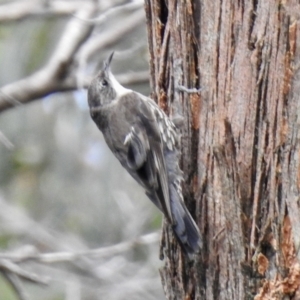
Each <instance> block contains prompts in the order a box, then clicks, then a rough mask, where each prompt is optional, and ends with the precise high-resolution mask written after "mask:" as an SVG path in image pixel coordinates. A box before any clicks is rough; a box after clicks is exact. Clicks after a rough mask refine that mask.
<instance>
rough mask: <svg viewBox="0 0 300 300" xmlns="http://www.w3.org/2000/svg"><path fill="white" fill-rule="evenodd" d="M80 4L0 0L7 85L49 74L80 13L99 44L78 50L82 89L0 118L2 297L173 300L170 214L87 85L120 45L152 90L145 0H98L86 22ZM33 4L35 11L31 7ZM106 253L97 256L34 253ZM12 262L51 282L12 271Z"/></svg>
mask: <svg viewBox="0 0 300 300" xmlns="http://www.w3.org/2000/svg"><path fill="white" fill-rule="evenodd" d="M83 2H89V1H55V0H54V1H35V0H25V1H0V87H4V86H6V85H7V84H11V83H14V82H17V81H18V80H20V79H22V78H26V77H27V76H30V75H31V74H34V73H35V72H37V70H39V69H42V68H43V67H44V66H45V65H46V64H47V63H48V62H49V61H50V60H51V57H52V55H53V53H54V52H55V49H56V47H57V45H58V43H59V42H60V40H61V38H62V36H63V35H65V34H66V32H65V30H66V28H67V26H68V24H69V22H70V21H71V20H74V19H76V18H77V19H78V21H79V22H83V23H84V22H86V23H87V24H90V23H91V22H92V23H93V24H94V29H93V31H92V33H91V35H90V37H89V40H87V41H85V45H88V43H90V44H91V43H92V42H95V41H97V42H98V43H99V42H100V44H101V43H102V44H101V45H100V46H99V45H98V48H97V47H95V48H93V51H90V52H89V55H86V56H84V55H83V54H82V56H80V57H79V55H78V57H79V58H78V59H77V60H76V62H77V63H76V64H74V69H76V78H77V83H76V88H74V89H71V90H70V91H68V92H66V91H65V92H55V93H50V94H48V95H45V96H44V97H43V98H42V99H40V100H36V101H33V102H30V103H28V104H26V105H24V104H21V105H20V104H19V103H18V99H13V100H14V101H15V104H16V105H15V106H14V107H13V108H10V109H8V110H5V111H3V112H1V114H0V252H1V254H2V256H1V255H0V270H1V268H2V273H0V299H1V300H2V299H5V300H15V299H49V300H54V299H55V300H59V299H67V300H71V299H72V300H77V299H78V300H81V299H110V300H114V299H146V300H147V299H164V296H163V291H162V288H161V283H160V278H159V268H160V266H161V265H162V262H161V261H160V260H159V258H158V257H159V237H160V227H161V214H160V213H159V212H158V211H157V209H156V208H155V207H154V206H153V205H152V203H150V201H149V200H148V199H147V198H146V196H145V195H144V192H143V190H142V189H141V188H139V186H138V185H137V184H136V183H135V182H134V181H133V179H132V178H131V177H130V176H129V175H128V174H127V173H126V171H125V170H124V169H123V168H122V167H121V165H120V164H119V162H118V161H117V160H116V159H115V158H114V157H113V155H112V154H111V153H110V151H109V149H108V148H107V146H106V144H105V142H104V140H103V137H102V134H101V133H100V131H99V130H98V129H97V128H96V126H95V125H94V123H93V122H92V120H91V119H90V116H89V111H88V107H87V91H86V88H85V87H86V82H89V80H90V78H91V77H92V76H93V75H94V74H95V72H96V71H97V70H99V68H101V65H102V61H103V60H104V59H105V58H106V57H107V56H108V55H109V54H110V53H111V51H113V50H114V51H115V56H114V60H113V63H112V70H113V72H114V73H115V74H116V75H117V78H119V79H120V80H121V81H122V82H123V83H124V85H125V86H126V87H128V88H131V89H135V90H137V91H139V92H141V93H143V94H145V95H149V94H150V87H149V82H148V76H147V74H148V54H147V53H148V46H147V33H146V25H145V16H144V10H143V1H111V0H107V1H106V0H103V1H98V2H97V1H91V2H94V3H97V14H96V16H95V19H91V18H87V19H84V18H79V17H77V12H78V10H80V9H81V6H82V5H83ZM24 3H25V6H24ZM54 4H55V5H57V7H59V5H61V6H60V7H61V11H59V9H57V11H59V12H60V13H58V12H54V10H51V8H52V5H54ZM30 6H32V8H31V12H33V11H34V13H29V14H28V13H27V14H26V11H27V10H28V11H30V9H29V8H30ZM53 7H54V6H53ZM64 7H65V10H63V8H64ZM116 7H117V9H114V8H116ZM67 8H69V10H67ZM71 8H72V9H73V10H72V9H71ZM22 12H23V14H24V15H25V17H24V16H22ZM17 13H19V15H18V14H17ZM20 16H21V17H20ZM130 22H132V26H131V27H130V26H129V25H130V24H129V23H130ZM134 22H135V23H134ZM124 26H127V27H128V28H127V31H126V30H125V29H124ZM122 27H123V28H122ZM121 29H122V30H123V32H121V34H119V35H118V34H115V36H113V33H114V32H115V33H118V32H120V30H121ZM82 49H83V48H82ZM81 53H87V52H84V51H82V52H81ZM77 54H78V53H77ZM82 57H85V59H82ZM0 92H1V90H0ZM141 236H143V237H144V238H143V239H142V240H141V239H139V238H140V237H141ZM138 241H141V242H140V243H139V242H138ZM98 248H101V249H102V250H103V252H101V255H98V256H97V255H96V256H92V255H80V256H78V257H76V258H75V259H74V258H73V259H64V258H62V259H61V260H59V259H57V257H56V256H53V258H54V259H53V261H46V260H45V259H44V260H43V259H40V260H39V259H36V258H37V257H38V256H39V255H40V254H42V255H43V254H45V253H47V254H55V253H64V254H66V255H68V254H70V253H71V254H72V253H83V252H85V251H87V250H89V249H98ZM27 253H29V254H28V257H27V258H26V259H25V258H24V257H26V255H27ZM5 255H7V259H6V258H5V257H6V256H5ZM14 256H16V257H19V259H14V260H10V259H11V257H14ZM31 256H32V257H33V258H31V259H29V257H31ZM20 257H21V258H22V257H23V259H20ZM66 257H67V256H66ZM44 258H45V256H44ZM3 259H5V260H3ZM1 261H2V264H1ZM3 261H5V262H7V261H8V262H9V261H12V262H13V263H14V264H15V265H16V266H17V267H19V268H20V270H23V271H24V272H28V273H30V274H32V275H36V276H37V277H38V278H40V279H41V280H42V281H43V280H44V279H45V281H46V282H47V284H41V283H40V284H38V283H35V282H29V280H28V278H27V279H22V277H20V276H15V275H14V274H12V273H11V272H9V271H8V272H3V270H5V268H4V267H3V265H4V263H3ZM1 274H2V276H1ZM25 277H26V276H25ZM22 297H23V298H22Z"/></svg>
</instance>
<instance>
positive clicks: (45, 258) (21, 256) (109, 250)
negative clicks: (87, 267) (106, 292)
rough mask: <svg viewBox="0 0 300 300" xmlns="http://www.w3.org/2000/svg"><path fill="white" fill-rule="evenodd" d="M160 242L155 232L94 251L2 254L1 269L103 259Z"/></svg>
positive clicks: (34, 251)
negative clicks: (3, 266)
mask: <svg viewBox="0 0 300 300" xmlns="http://www.w3.org/2000/svg"><path fill="white" fill-rule="evenodd" d="M158 240H159V233H158V232H153V233H149V234H146V235H143V236H140V237H138V238H136V239H134V240H131V241H125V242H122V243H119V244H116V245H113V246H109V247H104V248H98V249H93V250H86V251H79V252H67V251H64V252H56V253H43V254H40V253H37V249H36V248H34V247H32V248H31V251H26V252H24V253H17V254H13V253H9V254H5V253H2V254H1V253H0V268H1V261H2V260H5V261H8V260H10V261H14V262H21V261H25V260H35V261H38V262H41V263H57V262H68V261H75V260H77V259H78V258H83V257H89V258H94V259H102V258H107V257H111V256H114V255H117V254H120V253H123V252H125V251H128V250H130V249H132V248H134V247H136V246H137V245H147V244H152V243H154V242H157V241H158Z"/></svg>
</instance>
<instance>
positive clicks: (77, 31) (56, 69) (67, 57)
mask: <svg viewBox="0 0 300 300" xmlns="http://www.w3.org/2000/svg"><path fill="white" fill-rule="evenodd" d="M85 7H86V8H85V9H84V10H82V11H80V12H79V13H78V15H79V16H81V17H83V18H89V17H92V16H93V15H94V12H95V7H94V6H93V5H90V6H88V7H87V6H85ZM92 29H93V25H91V24H86V23H84V22H82V21H81V20H79V19H77V18H73V19H71V20H70V21H69V23H68V24H67V26H66V29H65V31H64V34H63V36H62V38H61V40H60V42H59V44H58V46H57V48H56V50H55V52H54V54H53V56H52V58H51V59H50V61H49V63H48V64H47V65H46V66H45V67H44V68H43V69H42V70H40V71H38V72H36V73H34V74H33V75H31V76H29V77H27V78H25V79H21V80H19V81H17V82H15V83H11V84H8V85H6V86H4V87H3V88H2V89H1V90H0V111H3V110H5V109H8V108H10V107H12V106H13V103H14V102H17V103H21V104H24V103H28V102H30V101H33V100H36V99H39V98H41V97H43V96H45V95H47V94H49V93H53V92H56V91H59V90H63V89H64V87H63V85H64V79H65V78H66V76H67V73H68V71H69V68H70V66H71V65H72V62H73V57H74V54H75V53H76V52H77V51H78V49H79V47H80V46H81V44H82V43H83V42H84V41H85V40H86V39H87V38H88V36H89V35H90V33H91V31H92Z"/></svg>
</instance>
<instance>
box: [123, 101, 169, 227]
mask: <svg viewBox="0 0 300 300" xmlns="http://www.w3.org/2000/svg"><path fill="white" fill-rule="evenodd" d="M136 97H137V98H138V96H137V95H136ZM124 100H125V99H122V100H121V101H124ZM131 101H132V95H131ZM123 104H124V105H125V103H124V102H123ZM136 104H137V105H136V106H134V108H133V110H136V112H131V113H135V116H136V120H135V122H133V123H132V126H131V128H130V132H129V133H128V134H127V135H126V138H125V141H124V145H126V146H127V157H126V161H127V166H128V171H129V173H130V174H131V175H132V176H133V177H134V178H135V179H136V180H137V181H138V182H139V183H140V184H141V185H142V186H143V187H144V188H145V189H146V193H147V194H148V195H152V198H155V199H158V201H159V205H158V206H159V207H161V208H162V210H163V212H164V213H165V215H166V217H167V218H168V219H169V221H170V222H171V224H173V217H172V212H171V204H170V196H169V185H168V175H167V170H166V164H165V159H164V154H163V140H162V134H161V132H160V128H159V124H158V123H157V119H156V116H155V113H154V111H153V109H152V108H151V105H149V104H148V103H147V102H146V101H144V100H141V99H140V98H139V100H137V101H136ZM123 162H124V161H123Z"/></svg>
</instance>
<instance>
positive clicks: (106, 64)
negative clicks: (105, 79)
mask: <svg viewBox="0 0 300 300" xmlns="http://www.w3.org/2000/svg"><path fill="white" fill-rule="evenodd" d="M114 53H115V52H114V51H113V52H112V53H111V54H110V56H109V57H108V59H106V60H105V61H104V63H103V70H104V71H109V69H110V63H111V61H112V58H113V56H114Z"/></svg>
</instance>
